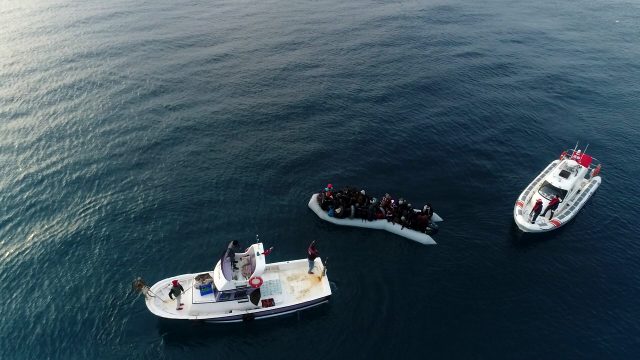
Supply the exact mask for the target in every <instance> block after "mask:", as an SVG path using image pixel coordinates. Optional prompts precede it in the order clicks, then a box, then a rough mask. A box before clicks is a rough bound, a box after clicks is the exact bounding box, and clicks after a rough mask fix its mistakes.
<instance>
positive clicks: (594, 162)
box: [560, 149, 602, 179]
mask: <svg viewBox="0 0 640 360" xmlns="http://www.w3.org/2000/svg"><path fill="white" fill-rule="evenodd" d="M585 155H586V156H588V157H589V159H590V161H589V162H588V163H587V164H585V162H584V161H582V160H583V159H582V157H583V156H585ZM565 159H571V160H575V161H576V162H577V163H578V164H580V165H582V166H584V167H586V168H587V169H589V170H590V171H589V179H590V178H592V177H594V176H597V175H598V174H600V169H602V163H600V160H598V159H596V158H594V157H593V156H591V155H589V154H586V153H583V152H582V151H581V150H580V149H567V150H565V151H563V152H562V154H560V160H565Z"/></svg>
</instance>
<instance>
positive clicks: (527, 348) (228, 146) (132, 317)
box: [0, 0, 640, 359]
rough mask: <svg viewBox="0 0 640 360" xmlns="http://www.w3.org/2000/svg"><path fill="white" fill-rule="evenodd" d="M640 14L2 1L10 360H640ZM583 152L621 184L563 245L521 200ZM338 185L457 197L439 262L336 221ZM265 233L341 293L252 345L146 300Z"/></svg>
mask: <svg viewBox="0 0 640 360" xmlns="http://www.w3.org/2000/svg"><path fill="white" fill-rule="evenodd" d="M638 19H640V5H638V3H637V2H632V1H584V0H578V1H567V2H561V1H551V0H541V1H528V2H525V1H514V0H489V1H482V2H478V1H461V0H452V1H445V0H440V1H438V0H435V1H400V2H386V1H363V0H354V1H348V2H344V1H321V2H318V1H314V2H304V1H280V0H275V1H273V0H267V1H179V2H176V1H167V0H160V1H124V0H123V1H106V2H105V1H95V0H88V1H46V0H41V1H10V0H6V1H4V2H2V3H1V4H0V167H1V169H2V172H0V204H1V205H0V209H1V211H0V283H1V284H2V285H1V286H2V294H3V300H2V306H1V307H0V309H2V321H1V322H0V358H2V359H36V358H55V359H69V358H100V359H109V358H118V359H119V358H148V359H158V358H167V359H171V358H185V356H186V357H187V358H192V359H208V358H221V359H222V358H224V359H229V358H236V359H245V358H266V359H272V358H273V359H278V358H285V357H289V358H314V359H315V358H317V359H333V358H359V359H365V358H366V359H369V358H389V357H398V356H402V357H411V358H461V359H470V358H481V359H496V358H518V359H546V358H598V359H604V358H612V359H621V358H637V357H638V356H640V324H639V322H638V320H639V319H640V303H639V302H638V299H639V298H640V275H639V274H640V263H639V261H638V255H639V252H640V243H639V242H638V240H639V238H638V235H637V231H638V226H637V219H638V211H637V206H636V202H637V198H638V192H637V190H636V189H637V185H638V180H637V179H638V178H639V177H640V166H639V165H638V163H639V161H640V153H639V150H638V145H639V141H638V138H639V137H640V122H639V121H638V114H639V113H640V61H639V59H640V42H639V40H638V39H639V34H640V22H639V20H638ZM577 140H580V141H582V142H583V143H584V144H586V143H589V144H590V145H589V149H590V150H591V151H590V152H591V153H592V154H593V155H594V156H595V157H597V158H598V159H599V160H601V161H602V162H603V163H604V168H603V180H604V182H603V184H602V186H601V187H600V189H599V190H598V193H597V194H596V195H595V197H594V198H593V199H592V200H591V201H590V202H589V203H588V204H587V206H586V207H585V208H584V209H583V211H582V212H581V213H580V214H579V216H578V217H577V218H576V219H575V220H574V221H572V223H570V224H568V225H567V226H566V227H564V228H562V229H561V230H558V231H556V232H554V233H551V234H546V235H542V236H535V237H528V236H521V235H520V234H519V232H518V231H517V230H516V228H515V225H514V224H513V219H512V208H513V204H514V201H515V199H516V197H517V195H518V194H519V193H520V192H521V191H522V189H523V188H524V187H525V186H526V185H527V184H528V183H529V182H530V181H531V179H532V178H533V177H534V176H535V175H536V174H537V173H538V172H539V171H540V170H541V169H542V168H544V166H545V165H546V164H548V163H549V162H550V161H551V160H553V159H554V158H556V157H557V156H558V155H559V153H560V152H561V151H562V150H563V149H564V148H567V147H572V146H573V145H574V144H575V142H576V141H577ZM327 182H332V183H333V184H335V185H337V186H342V185H347V184H351V185H358V186H363V187H364V188H365V189H367V190H368V191H369V192H370V193H377V194H382V193H384V192H390V193H392V194H394V195H396V196H404V197H405V198H408V199H410V201H411V202H413V203H414V204H416V205H421V204H423V203H424V202H426V201H430V202H432V203H433V204H434V206H435V208H436V211H437V212H438V213H439V214H441V215H442V217H444V218H445V222H444V223H443V224H442V227H441V232H440V233H439V234H438V236H437V238H436V240H437V241H438V245H437V246H431V247H427V246H422V245H420V244H418V243H414V242H410V241H407V240H405V239H403V238H400V237H397V236H394V235H392V234H389V233H383V232H376V231H367V230H362V229H346V228H340V227H336V226H332V225H330V224H328V223H323V222H321V221H320V220H319V219H318V218H317V217H316V216H315V215H314V214H313V213H312V212H311V211H309V209H308V208H307V206H306V204H307V201H308V198H309V196H310V195H311V193H312V192H314V191H316V190H318V189H319V188H320V187H322V186H324V185H325V184H326V183H327ZM256 234H260V237H261V239H262V240H263V241H264V242H265V244H266V245H268V246H271V245H273V246H275V248H276V251H275V252H274V253H273V254H272V255H271V258H270V260H271V261H281V260H286V259H292V258H302V257H304V256H305V249H306V245H307V244H308V242H309V241H310V240H312V239H317V240H318V242H319V244H320V250H321V254H322V255H323V256H324V257H326V256H329V257H330V259H331V260H330V267H331V268H330V270H329V277H330V279H331V282H332V286H333V290H334V296H333V298H332V301H331V303H330V304H329V305H327V306H324V307H321V308H318V309H315V310H312V311H308V312H304V313H301V314H300V315H299V316H292V317H287V318H284V319H275V320H271V321H261V322H253V323H247V324H240V325H234V326H211V325H203V324H191V323H188V324H185V323H175V322H169V321H163V320H160V319H158V318H156V317H155V316H153V315H152V314H150V313H149V312H148V311H147V309H146V307H145V305H144V302H143V300H142V298H140V297H138V296H136V295H134V294H132V293H130V283H131V280H132V279H133V278H134V277H135V276H139V275H140V276H143V277H144V278H145V279H147V280H148V282H150V283H153V282H155V281H157V280H159V279H162V278H165V277H167V276H171V275H173V274H180V273H187V272H197V271H202V270H206V269H209V268H211V267H212V266H213V265H214V263H215V261H216V257H217V254H218V253H219V251H220V248H221V247H222V246H224V245H225V244H226V243H227V242H228V241H230V240H233V239H238V240H241V241H243V242H244V243H248V242H250V241H252V240H253V239H254V238H255V235H256Z"/></svg>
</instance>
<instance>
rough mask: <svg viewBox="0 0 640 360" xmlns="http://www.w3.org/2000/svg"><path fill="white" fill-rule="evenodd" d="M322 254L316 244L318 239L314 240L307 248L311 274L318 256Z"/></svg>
mask: <svg viewBox="0 0 640 360" xmlns="http://www.w3.org/2000/svg"><path fill="white" fill-rule="evenodd" d="M318 256H320V251H319V250H318V247H317V246H316V241H315V240H313V241H312V242H311V244H310V245H309V248H307V260H309V271H308V273H309V274H313V268H314V267H315V266H316V258H317V257H318Z"/></svg>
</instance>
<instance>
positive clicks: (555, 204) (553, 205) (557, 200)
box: [542, 195, 562, 220]
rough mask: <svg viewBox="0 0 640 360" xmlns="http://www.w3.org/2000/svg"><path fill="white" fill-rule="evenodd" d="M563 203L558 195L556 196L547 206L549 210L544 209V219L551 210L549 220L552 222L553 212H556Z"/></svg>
mask: <svg viewBox="0 0 640 360" xmlns="http://www.w3.org/2000/svg"><path fill="white" fill-rule="evenodd" d="M561 202H562V199H560V198H559V197H558V195H555V196H554V197H553V198H552V199H551V200H550V201H549V204H548V205H547V208H546V209H544V212H543V213H542V217H544V215H545V214H546V213H547V211H549V210H551V215H549V220H551V218H553V212H554V211H556V209H557V208H558V205H559V204H560V203H561Z"/></svg>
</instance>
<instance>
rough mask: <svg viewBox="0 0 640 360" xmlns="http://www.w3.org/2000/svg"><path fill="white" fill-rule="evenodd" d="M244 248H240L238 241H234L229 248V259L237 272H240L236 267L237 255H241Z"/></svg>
mask: <svg viewBox="0 0 640 360" xmlns="http://www.w3.org/2000/svg"><path fill="white" fill-rule="evenodd" d="M241 252H243V251H242V248H241V247H240V242H238V240H233V241H232V242H230V243H229V246H227V257H228V258H229V259H231V264H232V265H233V268H234V269H235V270H238V268H237V267H236V263H237V261H236V253H241Z"/></svg>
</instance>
